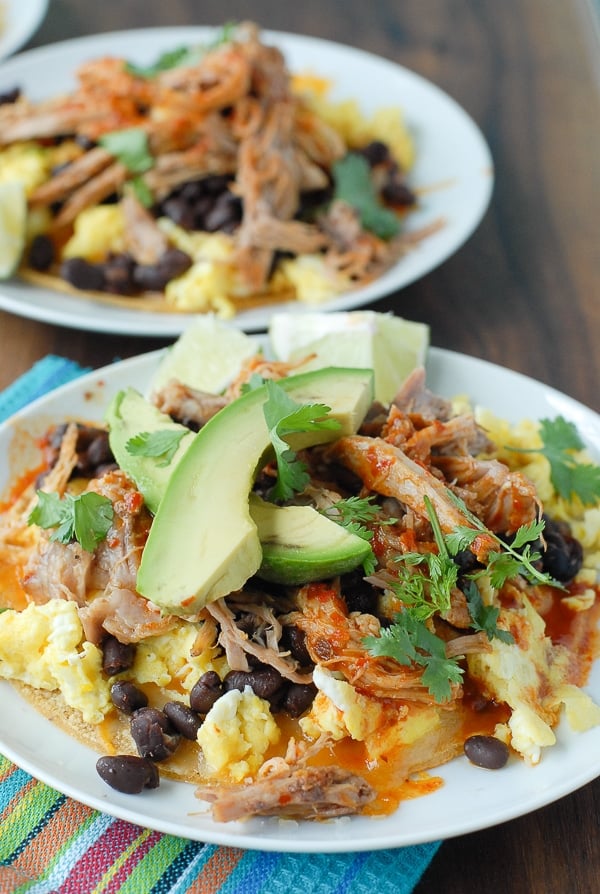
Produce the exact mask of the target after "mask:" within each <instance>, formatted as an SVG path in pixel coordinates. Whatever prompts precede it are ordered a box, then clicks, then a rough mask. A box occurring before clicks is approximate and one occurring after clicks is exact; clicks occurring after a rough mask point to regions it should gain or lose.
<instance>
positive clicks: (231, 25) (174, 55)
mask: <svg viewBox="0 0 600 894" xmlns="http://www.w3.org/2000/svg"><path fill="white" fill-rule="evenodd" d="M236 27H237V26H236V23H235V22H226V23H225V24H224V25H223V27H222V28H221V29H220V30H219V31H218V32H217V34H216V36H215V38H214V39H213V40H211V41H210V43H208V44H206V46H195V47H176V48H175V49H173V50H167V51H166V52H165V53H161V55H160V56H159V57H158V58H157V59H156V61H155V62H152V63H151V64H150V65H136V64H135V63H134V62H126V63H125V70H126V71H128V72H129V74H132V75H135V76H136V77H139V78H155V77H156V75H159V74H160V73H161V72H163V71H169V69H171V68H181V67H183V66H185V65H197V63H198V62H200V60H201V59H202V58H203V57H204V56H205V55H206V53H207V52H208V51H209V50H215V49H216V48H217V47H219V46H221V45H222V44H224V43H229V42H230V41H231V40H232V38H233V33H234V31H235V28H236Z"/></svg>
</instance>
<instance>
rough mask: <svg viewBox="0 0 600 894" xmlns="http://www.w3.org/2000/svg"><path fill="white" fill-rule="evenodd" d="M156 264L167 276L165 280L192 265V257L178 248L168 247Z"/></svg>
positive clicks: (172, 277)
mask: <svg viewBox="0 0 600 894" xmlns="http://www.w3.org/2000/svg"><path fill="white" fill-rule="evenodd" d="M158 266H159V268H160V270H162V272H163V273H164V274H165V276H167V282H168V281H169V280H171V279H175V277H176V276H181V274H182V273H185V271H186V270H189V269H190V267H191V266H192V259H191V258H190V256H189V255H188V254H186V253H185V252H184V251H181V249H179V248H168V249H167V251H165V252H164V253H163V255H162V256H161V258H160V260H159V262H158Z"/></svg>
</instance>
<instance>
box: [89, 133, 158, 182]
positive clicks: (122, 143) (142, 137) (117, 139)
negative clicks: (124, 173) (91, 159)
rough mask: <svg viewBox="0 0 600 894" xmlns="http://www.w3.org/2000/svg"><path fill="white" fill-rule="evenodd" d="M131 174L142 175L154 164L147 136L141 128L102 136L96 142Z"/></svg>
mask: <svg viewBox="0 0 600 894" xmlns="http://www.w3.org/2000/svg"><path fill="white" fill-rule="evenodd" d="M98 143H99V144H100V145H101V146H103V147H104V148H105V149H106V151H107V152H110V154H111V155H113V156H114V157H115V158H116V159H118V161H120V162H121V164H123V165H125V167H126V168H127V170H128V171H130V172H131V173H132V174H143V173H144V171H147V170H148V169H149V168H151V167H152V165H153V164H154V158H153V157H152V153H151V152H150V148H149V145H148V134H147V133H146V131H145V130H143V129H142V128H141V127H127V128H125V129H123V130H113V131H111V132H110V133H106V134H104V136H101V137H100V138H99V140H98Z"/></svg>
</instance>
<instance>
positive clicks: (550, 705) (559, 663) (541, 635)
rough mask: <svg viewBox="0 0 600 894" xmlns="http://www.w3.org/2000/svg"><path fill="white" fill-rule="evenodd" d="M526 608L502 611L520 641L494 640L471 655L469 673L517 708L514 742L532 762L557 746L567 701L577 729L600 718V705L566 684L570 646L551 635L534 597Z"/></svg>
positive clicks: (506, 624) (512, 722) (513, 721)
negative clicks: (557, 727)
mask: <svg viewBox="0 0 600 894" xmlns="http://www.w3.org/2000/svg"><path fill="white" fill-rule="evenodd" d="M523 603H524V604H523V608H522V609H520V610H518V609H515V608H513V609H511V610H510V612H506V611H503V610H501V611H500V615H499V626H504V627H506V628H509V629H510V630H511V632H512V634H513V636H514V638H515V642H514V643H505V642H502V641H501V640H499V639H493V640H492V642H491V644H490V645H491V651H490V652H478V653H476V654H473V655H469V656H468V665H469V673H470V674H471V676H472V677H474V678H475V679H477V680H479V682H480V684H481V686H482V687H483V689H484V691H485V692H486V694H487V695H488V696H490V697H492V698H493V699H495V700H496V701H497V702H505V703H506V704H507V705H508V706H509V707H510V709H511V716H510V719H509V721H508V728H509V730H510V737H511V739H510V743H511V745H512V747H513V748H514V749H515V751H518V752H519V754H521V755H522V756H523V757H524V758H525V759H526V760H527V761H529V763H531V764H537V763H539V761H540V758H541V753H542V748H547V747H548V746H550V745H554V743H555V741H556V737H555V735H554V732H553V731H552V727H553V726H555V725H556V723H557V722H558V719H559V711H560V708H561V705H562V704H564V705H565V708H566V709H567V710H566V711H565V713H566V716H567V721H568V722H569V724H570V725H571V726H572V727H573V728H574V729H579V730H581V729H590V728H591V727H592V726H595V725H596V724H597V723H598V722H600V708H598V707H597V706H596V705H595V704H594V703H593V702H592V700H591V699H590V698H589V696H588V695H586V693H584V692H583V691H582V690H580V689H578V688H577V687H575V686H570V685H568V684H566V683H565V680H567V679H568V675H569V662H570V657H569V653H568V651H567V650H566V649H565V648H564V647H562V646H560V645H553V643H552V641H551V640H550V638H549V637H547V636H545V624H544V621H543V619H542V617H541V616H540V615H539V614H538V613H537V611H536V610H535V609H534V608H533V606H532V605H531V603H530V602H529V600H528V599H526V598H524V599H523Z"/></svg>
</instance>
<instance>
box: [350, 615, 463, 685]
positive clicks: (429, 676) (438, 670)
mask: <svg viewBox="0 0 600 894" xmlns="http://www.w3.org/2000/svg"><path fill="white" fill-rule="evenodd" d="M363 643H364V645H365V646H366V648H367V650H368V651H369V654H370V655H373V656H374V657H377V656H379V657H386V658H393V659H394V660H395V661H397V662H398V663H399V664H402V665H411V664H416V665H418V666H420V667H423V668H424V670H423V674H422V677H421V680H422V682H423V685H424V686H427V689H428V690H429V692H430V693H431V695H432V696H433V698H434V699H435V701H436V702H445V701H448V699H450V698H451V696H452V684H453V683H460V682H461V680H462V675H463V673H464V671H463V669H462V668H461V667H460V665H459V664H458V657H457V658H447V657H446V646H445V643H444V641H443V640H441V639H440V638H439V637H438V636H436V635H435V633H432V632H431V631H430V630H429V629H428V628H427V627H426V625H425V624H424V623H423V622H422V621H420V620H418V619H417V618H415V617H413V615H412V614H411V613H410V612H409V611H407V612H401V613H399V614H397V615H396V616H395V618H394V623H393V624H391V625H390V626H389V627H384V628H382V630H381V632H380V635H379V636H367V637H365V638H364V639H363Z"/></svg>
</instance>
